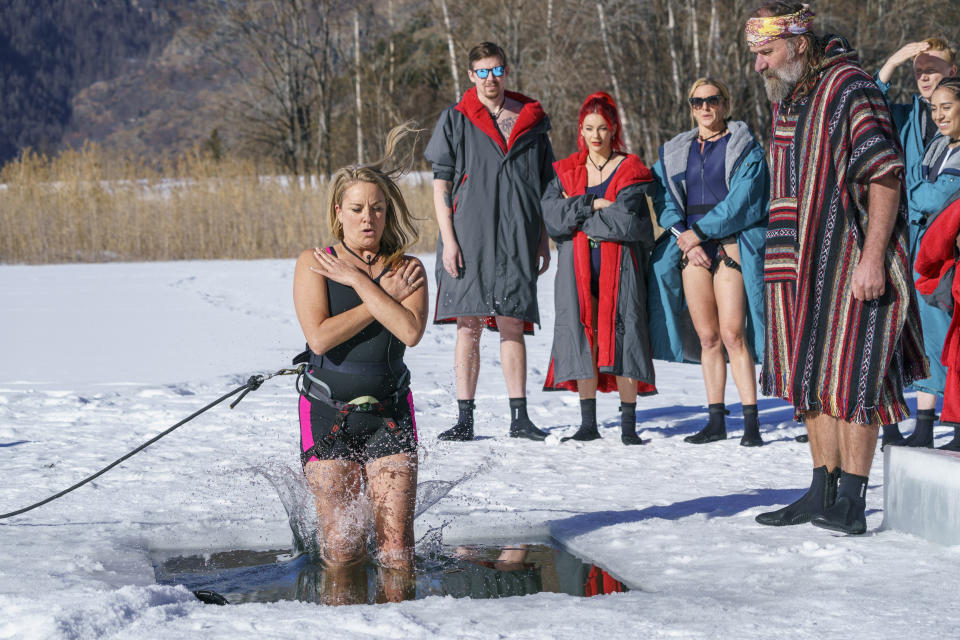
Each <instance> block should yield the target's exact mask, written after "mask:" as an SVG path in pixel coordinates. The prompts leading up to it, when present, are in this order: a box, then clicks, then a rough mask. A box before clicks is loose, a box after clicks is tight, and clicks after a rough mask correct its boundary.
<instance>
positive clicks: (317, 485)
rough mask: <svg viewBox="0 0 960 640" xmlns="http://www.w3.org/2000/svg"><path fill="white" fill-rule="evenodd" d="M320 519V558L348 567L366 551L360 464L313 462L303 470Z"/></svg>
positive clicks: (343, 461) (341, 461)
mask: <svg viewBox="0 0 960 640" xmlns="http://www.w3.org/2000/svg"><path fill="white" fill-rule="evenodd" d="M304 471H305V474H306V476H307V483H308V484H309V485H310V489H311V491H312V492H313V497H314V501H315V502H316V505H317V516H318V518H319V520H320V531H319V533H320V535H321V539H320V541H319V542H320V555H321V556H322V557H323V559H324V561H325V562H326V563H327V564H329V565H347V564H351V563H354V562H357V561H358V560H360V559H361V558H362V557H363V555H364V553H365V552H366V533H367V524H368V517H367V511H366V508H365V507H366V504H365V500H364V499H363V474H362V472H361V468H360V465H359V464H357V463H355V462H350V461H347V460H314V461H312V462H309V463H307V466H306V468H305V469H304Z"/></svg>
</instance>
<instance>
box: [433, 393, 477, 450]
mask: <svg viewBox="0 0 960 640" xmlns="http://www.w3.org/2000/svg"><path fill="white" fill-rule="evenodd" d="M457 407H458V409H459V411H460V415H459V417H458V418H457V424H455V425H453V427H452V428H450V429H447V430H446V431H444V432H443V433H441V434H440V435H439V436H437V438H438V439H440V440H448V441H452V442H467V441H468V440H473V409H474V407H476V404H475V403H474V401H473V400H457Z"/></svg>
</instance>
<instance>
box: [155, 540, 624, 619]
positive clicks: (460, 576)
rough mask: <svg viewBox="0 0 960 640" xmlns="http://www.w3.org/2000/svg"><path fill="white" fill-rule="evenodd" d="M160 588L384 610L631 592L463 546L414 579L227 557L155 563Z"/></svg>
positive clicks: (301, 561)
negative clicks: (430, 601) (420, 601)
mask: <svg viewBox="0 0 960 640" xmlns="http://www.w3.org/2000/svg"><path fill="white" fill-rule="evenodd" d="M155 573H156V579H157V582H158V583H160V584H182V585H184V586H185V587H187V588H188V589H190V590H191V591H199V590H207V591H213V592H215V593H218V594H221V595H223V596H224V597H225V598H226V599H227V600H228V601H229V602H230V603H231V604H237V603H240V602H276V601H278V600H301V601H304V602H315V603H318V604H326V605H342V604H380V603H384V602H399V601H402V600H411V599H414V598H426V597H428V596H434V595H440V596H443V595H449V596H453V597H455V598H503V597H509V596H523V595H529V594H532V593H538V592H540V591H550V592H555V593H567V594H570V595H574V596H594V595H600V594H605V593H615V592H622V591H627V588H626V587H625V586H624V585H623V584H622V583H620V582H619V581H617V580H615V579H614V578H613V577H611V576H610V575H609V574H608V573H607V572H605V571H604V570H603V569H600V568H599V567H596V566H594V565H591V564H584V563H583V562H581V561H580V560H579V559H578V558H576V557H575V556H573V555H571V554H570V553H569V552H567V551H565V550H563V549H560V548H556V547H552V546H547V545H513V546H507V547H486V546H460V547H456V548H455V549H451V548H445V549H444V550H443V551H442V552H440V553H431V554H428V555H425V556H417V558H416V563H415V569H414V571H413V572H404V571H397V570H391V569H386V568H384V567H380V566H377V565H375V564H373V563H370V562H359V563H354V564H351V565H347V566H344V567H329V566H324V565H322V564H319V563H315V562H312V561H311V560H310V557H309V555H307V554H300V555H297V556H292V555H291V554H290V553H289V552H287V551H245V550H240V551H225V552H218V553H211V554H205V555H191V556H176V557H171V555H169V554H168V555H167V556H166V558H164V559H156V563H155Z"/></svg>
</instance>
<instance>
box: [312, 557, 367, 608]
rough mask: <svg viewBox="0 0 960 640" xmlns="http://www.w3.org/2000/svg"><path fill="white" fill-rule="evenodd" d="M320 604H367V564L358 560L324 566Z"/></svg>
mask: <svg viewBox="0 0 960 640" xmlns="http://www.w3.org/2000/svg"><path fill="white" fill-rule="evenodd" d="M320 604H325V605H328V606H337V605H343V604H367V568H366V564H365V563H364V562H359V561H358V562H353V563H351V564H340V565H336V564H328V565H327V566H326V567H324V570H323V588H322V590H321V592H320Z"/></svg>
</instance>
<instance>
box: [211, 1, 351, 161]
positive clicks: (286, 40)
mask: <svg viewBox="0 0 960 640" xmlns="http://www.w3.org/2000/svg"><path fill="white" fill-rule="evenodd" d="M203 9H204V12H203V22H202V27H201V29H202V31H201V35H202V36H203V38H204V43H205V45H206V46H207V48H208V51H209V54H210V55H211V56H212V57H214V58H216V59H217V60H220V61H221V62H222V63H223V64H224V65H225V66H226V67H228V68H229V69H231V70H232V71H233V73H234V74H235V75H236V77H237V79H238V81H239V82H238V87H239V99H238V100H237V101H236V102H235V103H232V104H228V105H225V106H226V107H227V108H228V109H229V110H230V111H231V112H233V114H234V115H235V116H236V118H237V119H238V120H239V121H240V122H242V123H244V125H245V126H243V127H242V129H241V136H242V137H243V138H244V139H245V140H246V142H247V143H248V144H251V145H253V146H255V147H257V148H262V149H268V150H270V151H271V152H272V153H273V154H274V155H276V156H277V157H278V158H279V159H280V160H281V161H282V162H283V164H284V165H285V166H287V167H288V168H289V169H290V170H291V171H293V172H294V173H307V172H310V171H315V170H317V169H320V170H322V171H324V172H329V171H330V168H331V166H332V154H331V148H330V139H331V111H332V108H333V90H332V88H333V83H334V82H335V75H334V72H333V61H334V59H335V58H336V57H337V51H336V48H335V46H334V44H335V43H334V39H333V37H332V36H333V34H334V32H335V26H334V23H333V16H335V15H337V10H338V7H336V6H335V5H334V4H333V3H331V2H324V1H323V0H209V1H208V2H206V3H204V4H203Z"/></svg>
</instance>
